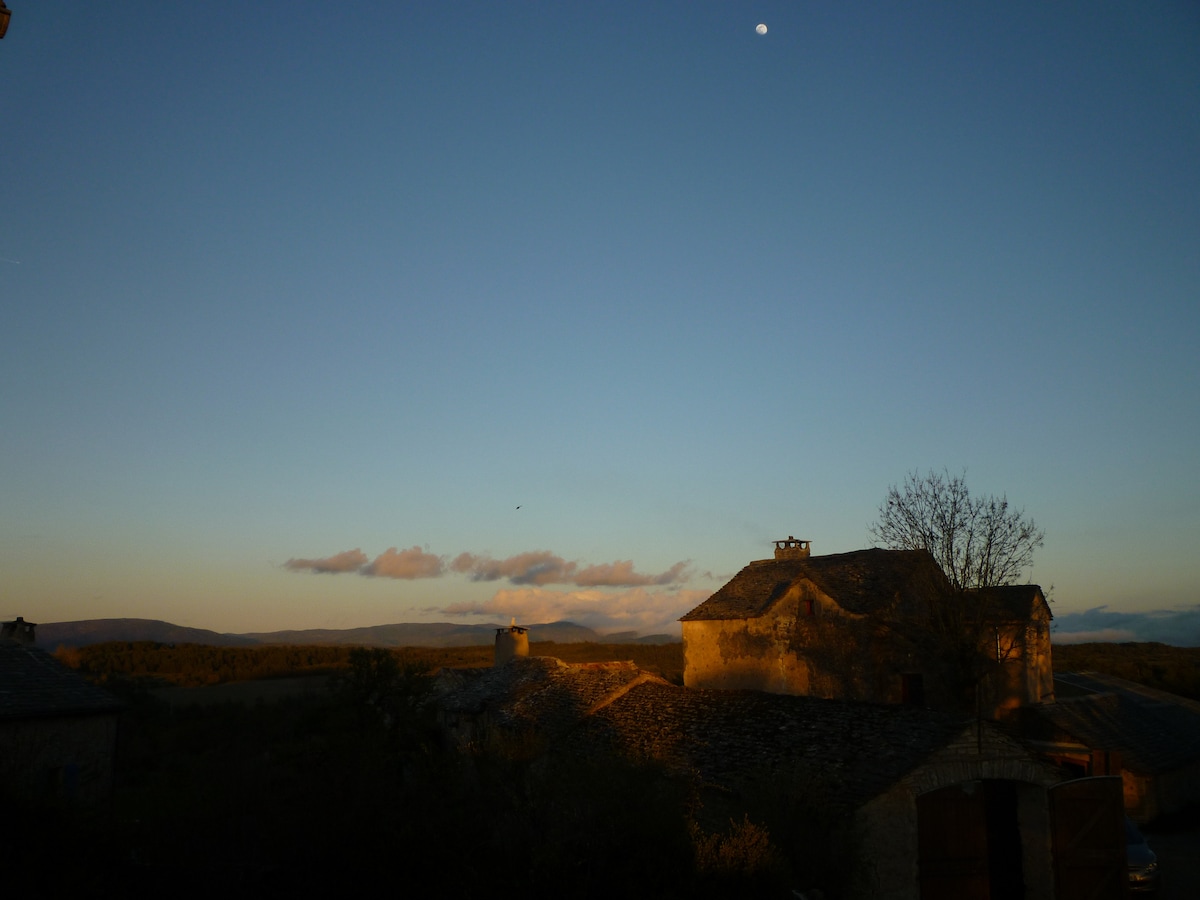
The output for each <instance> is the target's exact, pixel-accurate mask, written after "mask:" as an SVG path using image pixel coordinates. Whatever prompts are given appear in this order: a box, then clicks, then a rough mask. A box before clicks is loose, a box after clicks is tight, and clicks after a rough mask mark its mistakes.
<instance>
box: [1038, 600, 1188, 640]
mask: <svg viewBox="0 0 1200 900" xmlns="http://www.w3.org/2000/svg"><path fill="white" fill-rule="evenodd" d="M1051 639H1052V640H1053V641H1054V642H1055V643H1057V644H1072V643H1081V642H1083V641H1158V642H1159V643H1163V644H1173V645H1174V646H1176V647H1200V604H1195V605H1192V606H1188V607H1184V608H1182V609H1159V610H1153V611H1150V612H1117V611H1116V610H1110V609H1109V608H1108V607H1107V606H1097V607H1094V608H1092V609H1087V610H1084V611H1083V612H1077V613H1064V614H1062V615H1058V616H1055V617H1054V627H1053V632H1052V633H1051Z"/></svg>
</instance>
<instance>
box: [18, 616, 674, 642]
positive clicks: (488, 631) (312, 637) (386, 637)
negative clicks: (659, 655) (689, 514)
mask: <svg viewBox="0 0 1200 900" xmlns="http://www.w3.org/2000/svg"><path fill="white" fill-rule="evenodd" d="M502 627H505V626H502V625H495V624H484V625H462V624H455V623H452V622H399V623H395V624H390V625H369V626H365V627H360V628H307V629H285V630H281V631H259V632H247V633H243V634H234V633H231V632H217V631H210V630H208V629H205V628H190V627H188V626H186V625H175V624H173V623H171V622H165V621H163V620H161V619H80V620H78V621H74V622H48V623H43V624H39V625H38V626H37V631H36V640H37V643H38V644H39V645H41V646H43V647H49V648H55V647H59V646H64V647H83V646H87V645H88V644H102V643H105V642H107V641H153V642H155V643H160V644H207V645H209V646H215V647H253V646H262V645H266V644H313V645H351V646H364V647H465V646H475V645H487V644H491V643H492V642H493V641H494V640H495V637H496V630H497V629H498V628H502ZM523 627H527V628H528V629H529V637H530V640H532V641H554V642H555V643H560V644H575V643H583V642H593V643H602V644H632V643H642V644H666V643H673V642H676V641H678V638H672V637H671V636H670V635H665V634H653V635H646V636H643V637H639V636H637V634H636V633H635V632H632V631H623V632H619V633H617V634H609V635H602V634H599V633H597V632H596V631H593V630H592V629H591V628H588V627H587V626H585V625H576V624H575V623H574V622H547V623H543V624H538V625H529V626H523Z"/></svg>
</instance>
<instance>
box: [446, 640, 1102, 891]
mask: <svg viewBox="0 0 1200 900" xmlns="http://www.w3.org/2000/svg"><path fill="white" fill-rule="evenodd" d="M436 697H437V699H436V703H437V704H438V710H439V714H440V715H441V716H442V721H443V724H444V726H445V727H446V728H447V731H448V733H449V734H451V735H453V737H454V738H455V739H456V740H457V741H458V743H459V744H460V745H461V746H469V745H471V744H473V743H477V742H479V741H481V740H484V739H485V736H486V735H487V734H488V733H489V732H496V731H499V732H507V733H510V734H515V735H525V736H529V735H533V736H534V737H535V739H536V744H537V749H536V752H537V753H538V754H541V755H544V756H546V757H547V758H549V757H552V756H553V755H554V754H563V755H564V756H565V757H566V758H571V759H577V758H580V757H586V756H589V755H597V754H599V755H604V756H608V757H619V758H623V759H625V760H627V761H629V762H631V763H634V764H649V765H653V766H655V767H656V768H657V769H659V770H660V771H662V772H663V773H664V774H666V776H667V777H671V778H675V779H679V780H680V781H681V782H686V783H687V784H689V785H691V786H693V788H694V789H695V791H696V792H697V797H698V798H699V799H700V801H701V804H700V805H701V807H702V809H703V810H704V811H705V812H706V814H707V815H709V816H710V817H711V818H712V819H713V820H714V821H718V822H728V821H729V820H731V819H740V818H741V816H742V815H746V816H749V817H750V818H751V819H752V820H754V821H761V822H765V821H768V820H770V819H771V817H772V816H774V817H776V820H783V821H790V822H792V823H793V825H794V827H793V828H792V829H791V830H790V831H789V830H787V829H784V830H780V831H772V837H773V839H777V840H781V841H791V842H792V845H791V849H792V850H794V851H796V852H797V853H798V854H799V855H800V856H801V857H805V858H807V859H808V860H810V861H814V862H815V863H817V864H818V868H820V867H822V866H823V868H824V875H822V882H823V883H814V884H804V885H798V887H802V888H808V887H813V886H818V887H822V888H824V889H825V890H827V891H829V890H831V889H832V890H836V891H837V893H838V895H839V896H843V897H848V898H873V900H877V898H884V900H918V898H922V900H939V898H956V900H964V898H967V900H969V898H985V897H989V896H991V897H1001V896H1003V897H1022V898H1027V900H1054V898H1058V900H1068V898H1074V897H1084V896H1089V897H1093V898H1095V900H1102V898H1107V897H1112V898H1116V897H1121V896H1124V894H1123V892H1124V889H1125V884H1124V881H1125V857H1124V852H1125V851H1124V837H1123V831H1122V828H1121V803H1120V782H1119V780H1117V779H1114V778H1084V779H1079V780H1076V781H1070V782H1067V783H1065V784H1064V783H1062V775H1061V772H1060V771H1059V770H1058V769H1056V768H1055V767H1054V766H1052V765H1050V764H1049V763H1047V762H1046V761H1045V760H1044V759H1043V758H1041V757H1039V756H1038V755H1037V754H1036V753H1034V752H1033V751H1031V750H1030V749H1029V748H1027V747H1026V746H1025V745H1024V744H1022V743H1021V742H1020V741H1019V740H1018V739H1017V738H1015V737H1014V736H1012V734H1010V733H1009V731H1008V730H1007V729H1006V728H1004V727H1001V726H999V725H997V724H994V723H991V722H985V721H981V720H978V719H972V718H971V717H963V716H961V715H958V714H954V713H950V712H946V711H940V710H934V709H923V708H913V707H904V706H900V705H889V704H874V703H861V702H849V701H843V700H827V699H819V698H816V697H810V696H794V695H787V694H772V693H764V692H760V691H736V690H705V689H693V688H685V687H680V686H678V685H673V684H669V683H667V682H665V681H663V680H662V679H661V678H658V677H656V676H653V675H648V674H646V673H642V672H639V671H638V670H637V668H636V667H635V666H633V665H632V664H631V663H608V664H601V665H591V666H573V665H566V664H564V663H561V662H559V661H558V660H553V659H546V658H538V657H533V658H526V659H522V658H517V659H513V660H512V661H510V662H509V663H507V664H506V665H504V666H498V667H496V668H493V669H479V670H459V671H456V672H443V673H442V676H441V678H440V679H439V686H438V690H437V692H436ZM1081 810H1082V811H1083V812H1082V814H1081V813H1080V811H1081ZM797 842H799V843H797ZM1081 859H1082V862H1081Z"/></svg>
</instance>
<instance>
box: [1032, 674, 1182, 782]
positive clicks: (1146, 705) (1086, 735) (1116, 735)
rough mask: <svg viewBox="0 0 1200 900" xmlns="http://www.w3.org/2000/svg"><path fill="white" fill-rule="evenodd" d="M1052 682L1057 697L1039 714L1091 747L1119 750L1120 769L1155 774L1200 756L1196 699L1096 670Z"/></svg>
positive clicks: (1058, 676) (1055, 678)
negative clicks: (1056, 690)
mask: <svg viewBox="0 0 1200 900" xmlns="http://www.w3.org/2000/svg"><path fill="white" fill-rule="evenodd" d="M1054 681H1055V684H1056V685H1057V686H1058V687H1059V690H1058V692H1057V693H1058V700H1057V702H1055V703H1050V704H1046V705H1045V706H1041V707H1039V708H1038V712H1039V714H1040V715H1041V716H1042V717H1044V718H1045V719H1047V720H1049V721H1050V722H1051V723H1052V724H1053V725H1054V726H1055V727H1056V728H1058V729H1060V730H1061V731H1063V732H1065V733H1066V734H1068V735H1070V736H1071V737H1073V738H1074V739H1075V740H1077V741H1080V742H1081V743H1084V744H1086V745H1088V746H1089V747H1091V748H1092V749H1094V750H1118V751H1120V753H1121V762H1122V765H1123V766H1124V767H1125V768H1127V769H1130V770H1131V771H1134V772H1138V773H1141V774H1146V775H1154V774H1158V773H1161V772H1166V771H1169V770H1171V769H1176V768H1179V767H1181V766H1185V765H1191V764H1194V763H1195V762H1196V761H1198V760H1200V703H1196V702H1195V701H1193V700H1188V699H1186V698H1184V697H1179V696H1176V695H1175V694H1169V693H1167V692H1166V691H1157V690H1154V689H1153V688H1148V687H1145V686H1144V685H1140V684H1135V683H1134V682H1132V681H1126V680H1124V679H1123V678H1116V677H1114V676H1112V675H1101V674H1098V673H1095V672H1082V673H1062V674H1059V675H1055V676H1054ZM1071 694H1077V696H1070V695H1071Z"/></svg>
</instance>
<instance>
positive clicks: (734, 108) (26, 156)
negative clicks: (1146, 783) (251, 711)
mask: <svg viewBox="0 0 1200 900" xmlns="http://www.w3.org/2000/svg"><path fill="white" fill-rule="evenodd" d="M10 9H11V10H12V22H11V25H10V27H9V31H8V34H7V36H6V37H5V38H4V39H3V41H0V160H2V162H3V168H2V169H0V616H4V617H5V618H8V617H11V616H15V615H23V616H24V617H25V618H26V619H27V620H30V621H34V622H58V621H71V620H77V619H88V618H123V617H137V618H152V619H163V620H167V621H170V622H174V623H176V624H179V625H187V626H193V627H199V628H208V629H212V630H216V631H221V632H253V631H269V630H277V629H293V628H349V627H357V626H366V625H377V624H386V623H394V622H418V621H454V622H464V623H482V622H502V623H507V622H508V621H509V620H510V618H512V617H516V618H517V620H518V621H520V622H524V623H528V624H532V623H537V622H547V621H554V620H570V621H575V622H578V623H580V624H585V625H590V626H592V627H595V628H597V629H598V630H600V631H602V632H610V631H627V630H633V631H638V632H641V633H656V632H663V631H667V632H673V633H678V624H677V622H676V620H677V619H678V617H679V616H680V615H682V614H683V613H685V612H687V611H688V610H689V609H691V608H692V607H693V606H695V605H696V604H698V603H699V602H700V601H701V600H703V599H704V598H705V597H707V596H708V595H709V594H710V593H712V592H713V591H714V590H716V589H717V588H719V587H720V586H721V585H722V584H723V583H724V582H725V581H726V580H728V579H729V578H730V577H732V575H733V574H735V573H736V572H737V571H738V570H739V569H740V568H741V567H742V566H744V565H745V564H746V563H748V562H750V561H751V560H754V559H762V558H767V557H769V556H770V555H771V552H772V550H773V544H772V541H773V540H775V539H779V538H785V537H787V536H789V535H795V536H796V537H798V538H803V539H806V540H811V541H812V549H813V553H814V554H824V553H838V552H845V551H850V550H857V549H861V548H864V547H867V546H870V544H871V538H870V534H869V532H868V526H869V524H870V523H871V522H872V521H873V520H874V519H875V518H876V516H877V511H878V507H879V505H880V503H881V502H882V500H883V499H884V497H885V495H886V493H887V489H888V488H889V486H891V485H893V484H900V483H902V482H903V480H904V478H905V476H906V474H908V473H909V472H914V471H916V472H928V471H948V472H950V473H953V474H959V473H965V475H966V480H967V483H968V485H969V486H970V488H971V490H972V491H973V492H974V493H977V494H985V495H986V494H995V495H1001V494H1002V495H1005V496H1006V497H1007V498H1008V500H1009V501H1010V503H1012V504H1013V505H1014V506H1015V507H1016V508H1018V509H1023V510H1024V511H1025V513H1026V515H1027V516H1029V517H1030V518H1032V519H1033V520H1034V521H1035V522H1036V523H1037V524H1038V526H1040V527H1042V528H1044V530H1045V533H1046V539H1045V545H1044V547H1043V548H1041V549H1040V550H1039V551H1038V552H1037V554H1036V556H1035V566H1034V569H1033V570H1032V571H1031V572H1029V573H1027V574H1026V577H1027V578H1029V579H1030V580H1032V581H1034V582H1036V583H1039V584H1041V585H1043V587H1044V588H1046V589H1047V590H1049V589H1050V586H1053V591H1052V592H1051V599H1052V601H1053V602H1052V609H1053V611H1054V615H1055V617H1056V620H1057V622H1058V625H1057V627H1058V633H1059V636H1060V637H1063V638H1064V639H1070V637H1071V635H1072V634H1074V636H1075V637H1076V639H1078V637H1079V635H1089V634H1091V635H1099V636H1104V637H1107V638H1109V639H1138V638H1139V636H1142V635H1145V634H1149V633H1150V632H1147V631H1145V630H1144V629H1145V628H1146V627H1151V626H1152V627H1153V628H1154V629H1157V631H1156V632H1154V633H1155V634H1166V636H1167V639H1170V640H1171V641H1172V642H1175V643H1194V644H1200V562H1198V560H1200V472H1198V471H1197V464H1198V462H1200V353H1198V352H1197V350H1196V344H1197V339H1198V338H1200V7H1197V5H1196V4H1195V3H1192V2H1186V0H1174V2H1172V0H1163V2H1156V3H1142V2H1121V3H1108V2H1095V0H1089V2H1078V3H1072V2H1061V3H1044V2H1019V0H1017V2H1006V3H997V4H960V3H950V2H946V3H926V2H917V3H911V4H897V3H882V2H881V3H869V2H863V3H824V2H800V0H790V2H739V3H732V2H730V3H721V2H698V0H689V2H656V3H642V2H622V0H613V2H605V3H587V4H584V3H561V2H554V3H541V2H522V3H514V4H510V3H494V2H489V3H483V2H479V3H475V2H446V3H366V2H361V3H344V4H333V5H331V4H329V3H324V2H321V3H317V2H306V0H289V2H287V3H283V2H267V0H263V2H255V3H233V2H225V0H214V2H209V3H205V4H175V3H161V2H140V0H127V2H122V3H119V4H95V3H87V4H85V3H80V2H61V0H38V2H33V0H17V2H12V3H10ZM759 23H763V24H765V25H766V26H767V32H766V33H765V34H761V35H760V34H758V33H757V31H756V25H758V24H759ZM1155 639H1162V638H1155Z"/></svg>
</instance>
